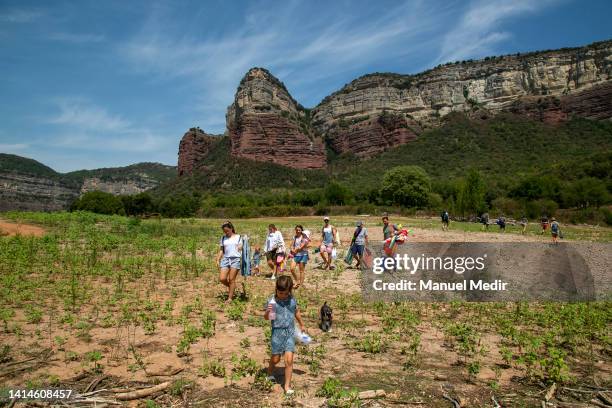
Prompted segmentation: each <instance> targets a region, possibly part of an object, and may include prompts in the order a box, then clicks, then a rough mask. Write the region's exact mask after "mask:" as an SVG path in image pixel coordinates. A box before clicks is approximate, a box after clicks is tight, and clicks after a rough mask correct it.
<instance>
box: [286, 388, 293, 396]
mask: <svg viewBox="0 0 612 408" xmlns="http://www.w3.org/2000/svg"><path fill="white" fill-rule="evenodd" d="M294 393H295V391H294V390H292V389H291V388H289V389H288V390H287V391H285V395H287V396H291V395H293V394H294Z"/></svg>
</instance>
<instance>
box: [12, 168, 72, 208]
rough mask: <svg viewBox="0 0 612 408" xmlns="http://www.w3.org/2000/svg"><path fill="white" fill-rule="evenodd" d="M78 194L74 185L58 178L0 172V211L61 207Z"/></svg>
mask: <svg viewBox="0 0 612 408" xmlns="http://www.w3.org/2000/svg"><path fill="white" fill-rule="evenodd" d="M78 196H79V189H78V187H76V186H74V185H71V184H68V183H64V182H61V181H59V180H53V179H50V178H47V177H41V176H34V175H28V174H19V173H8V172H0V211H10V210H23V211H59V210H65V209H67V208H68V207H69V206H70V203H72V201H74V200H75V199H76V198H77V197H78Z"/></svg>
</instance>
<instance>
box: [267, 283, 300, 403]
mask: <svg viewBox="0 0 612 408" xmlns="http://www.w3.org/2000/svg"><path fill="white" fill-rule="evenodd" d="M292 289H293V281H292V280H291V277H290V276H288V275H282V276H279V277H278V279H277V280H276V293H275V295H274V297H272V299H270V301H269V302H268V305H267V306H266V313H265V314H264V318H265V319H266V320H270V321H271V323H272V357H271V358H270V365H269V366H268V379H269V380H271V381H274V380H275V378H274V375H273V371H274V366H276V364H278V363H279V362H280V359H281V355H282V354H284V355H285V393H286V394H288V395H291V394H293V390H292V389H291V375H292V373H293V353H294V352H295V321H296V320H297V322H298V324H299V325H300V330H301V331H302V332H303V331H304V322H303V321H302V316H301V315H300V311H299V310H298V308H297V302H296V300H295V298H294V297H293V295H292V294H291V290H292Z"/></svg>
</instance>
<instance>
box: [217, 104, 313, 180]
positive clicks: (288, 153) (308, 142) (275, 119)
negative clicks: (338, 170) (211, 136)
mask: <svg viewBox="0 0 612 408" xmlns="http://www.w3.org/2000/svg"><path fill="white" fill-rule="evenodd" d="M228 130H229V133H230V141H231V146H232V150H231V154H232V155H233V156H238V157H244V158H246V159H251V160H256V161H263V162H270V163H275V164H280V165H283V166H287V167H293V168H297V169H320V168H323V167H325V148H324V146H323V143H322V141H321V140H320V139H318V138H310V137H309V136H308V135H305V134H304V133H303V132H302V131H301V130H300V128H299V127H298V126H297V125H296V124H295V123H294V122H291V121H289V120H288V119H285V118H283V117H281V116H279V115H276V114H274V113H260V114H245V115H242V116H241V118H240V122H239V124H238V126H237V127H231V128H229V129H228Z"/></svg>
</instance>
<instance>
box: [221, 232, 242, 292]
mask: <svg viewBox="0 0 612 408" xmlns="http://www.w3.org/2000/svg"><path fill="white" fill-rule="evenodd" d="M221 229H222V230H223V237H222V238H221V242H220V248H219V253H218V254H217V266H218V267H219V282H221V283H222V284H223V285H225V286H227V288H228V295H227V301H226V302H227V303H229V302H231V301H232V299H234V291H235V290H236V276H237V275H238V271H239V270H240V259H241V257H242V238H241V237H240V235H238V234H236V231H235V230H234V226H233V225H232V223H231V222H229V221H226V222H225V223H224V224H223V225H222V226H221Z"/></svg>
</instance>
